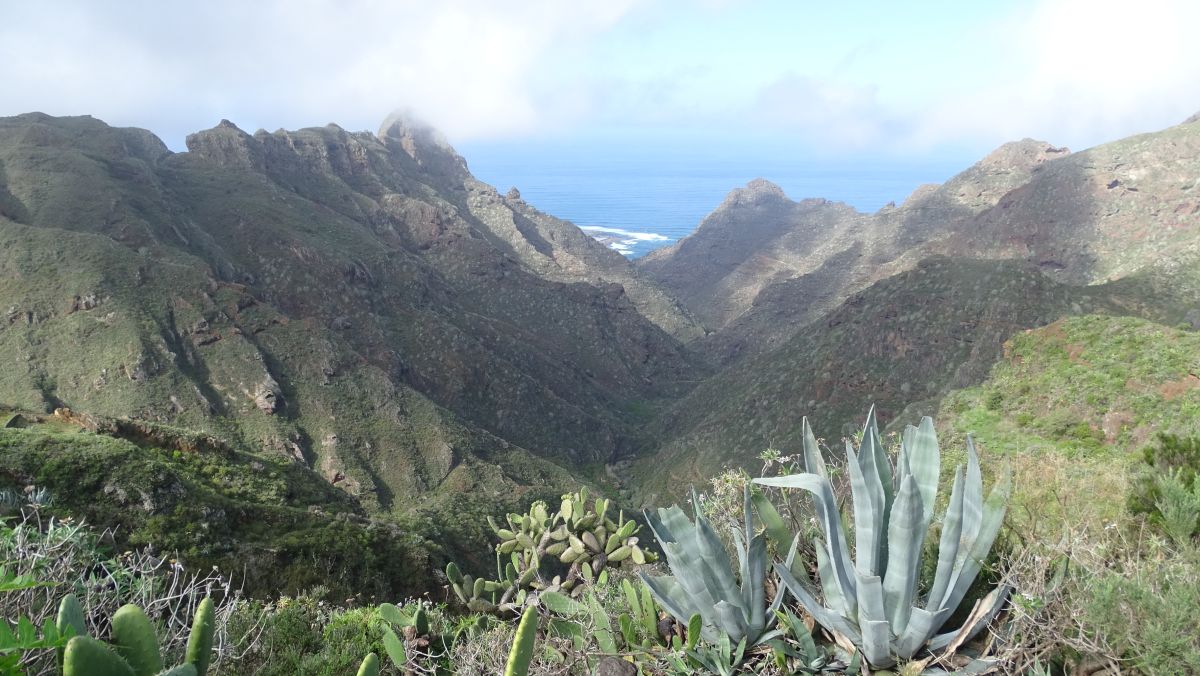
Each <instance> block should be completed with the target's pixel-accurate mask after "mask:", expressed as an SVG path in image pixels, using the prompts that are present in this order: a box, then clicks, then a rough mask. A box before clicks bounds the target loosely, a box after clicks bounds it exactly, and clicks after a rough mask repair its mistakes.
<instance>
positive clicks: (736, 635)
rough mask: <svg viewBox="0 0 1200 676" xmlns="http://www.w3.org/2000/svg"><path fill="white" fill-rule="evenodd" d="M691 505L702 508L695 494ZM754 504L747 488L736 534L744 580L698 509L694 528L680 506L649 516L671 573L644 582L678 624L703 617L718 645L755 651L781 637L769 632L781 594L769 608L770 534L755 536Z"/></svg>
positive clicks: (707, 632)
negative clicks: (740, 528)
mask: <svg viewBox="0 0 1200 676" xmlns="http://www.w3.org/2000/svg"><path fill="white" fill-rule="evenodd" d="M692 504H693V506H695V505H697V504H698V500H697V498H696V497H695V493H694V492H693V498H692ZM750 505H751V500H750V487H749V486H746V487H745V489H744V507H743V511H744V515H745V522H744V531H738V530H735V531H734V541H735V544H736V546H737V555H738V564H739V571H740V575H739V574H738V573H735V572H734V569H733V566H732V564H731V563H730V560H729V554H728V553H727V552H726V551H725V546H724V545H723V544H722V543H721V540H720V538H718V537H717V534H716V533H715V532H714V531H713V528H712V526H711V525H710V524H709V522H708V520H707V519H705V518H704V516H703V515H702V514H700V511H699V509H698V508H696V512H695V517H696V522H695V523H692V521H691V520H689V519H688V518H687V515H686V514H684V513H683V510H682V509H680V508H679V507H677V506H672V507H671V508H669V509H659V510H658V514H657V515H653V514H651V513H649V512H647V513H646V519H647V520H648V521H649V523H650V529H651V530H652V531H654V535H655V537H657V538H658V543H659V545H660V546H661V547H662V549H663V552H664V553H665V554H666V557H667V564H668V565H669V566H670V568H671V573H672V574H671V575H663V576H654V575H646V574H644V573H642V574H641V577H642V580H643V581H644V582H645V583H646V586H648V587H649V588H650V592H651V594H653V596H654V598H655V600H656V601H658V603H659V605H661V606H662V607H663V608H664V609H665V610H666V611H667V612H668V613H670V614H671V615H672V616H674V617H675V619H676V620H678V621H679V622H681V623H685V624H686V623H688V622H689V621H690V620H691V618H692V617H693V616H694V615H699V616H700V617H701V618H702V621H703V624H702V625H701V635H702V636H703V638H704V640H705V641H708V642H709V643H711V644H714V645H717V644H719V643H720V642H721V641H722V640H723V638H724V637H727V640H730V641H732V642H733V643H734V644H739V643H741V642H742V641H743V640H744V641H745V645H744V646H743V647H744V648H753V647H754V646H756V645H758V644H760V643H763V642H765V641H768V640H770V639H772V638H775V637H776V636H778V635H779V632H778V631H772V630H770V627H771V625H772V624H773V623H774V622H775V610H777V609H778V608H779V605H780V603H782V601H783V589H782V588H781V589H780V590H779V593H778V594H777V595H776V596H775V599H774V600H773V601H772V602H771V604H770V607H769V608H768V605H767V601H766V588H765V583H766V575H767V562H768V559H767V542H766V535H765V534H763V533H759V534H758V535H755V534H754V513H753V510H752V509H751V506H750ZM739 577H740V581H739ZM738 654H740V653H738Z"/></svg>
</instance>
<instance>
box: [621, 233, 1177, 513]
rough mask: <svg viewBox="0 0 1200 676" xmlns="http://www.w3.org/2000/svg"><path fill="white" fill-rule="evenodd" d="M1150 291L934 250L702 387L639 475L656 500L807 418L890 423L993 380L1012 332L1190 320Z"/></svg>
mask: <svg viewBox="0 0 1200 676" xmlns="http://www.w3.org/2000/svg"><path fill="white" fill-rule="evenodd" d="M1148 288H1149V287H1148V286H1147V282H1145V281H1144V280H1134V279H1131V280H1123V281H1122V282H1117V283H1113V284H1109V285H1103V286H1096V287H1079V286H1070V285H1065V284H1059V283H1057V282H1055V281H1053V280H1051V279H1050V278H1048V277H1046V276H1045V275H1043V274H1042V273H1041V272H1040V271H1039V270H1038V269H1037V268H1036V267H1033V266H1029V265H1027V264H1025V263H1022V262H1017V261H979V260H955V259H947V258H939V257H933V258H929V259H926V260H925V261H923V262H922V263H921V264H920V265H919V266H918V267H917V268H916V269H914V270H911V271H908V272H904V273H901V274H899V275H896V276H894V277H890V278H887V279H885V280H883V281H880V282H878V283H876V284H874V285H872V286H871V287H868V288H867V289H864V290H863V291H861V292H859V293H857V294H855V295H854V296H852V297H851V298H850V299H849V300H847V301H846V302H845V303H844V304H842V306H841V307H839V308H838V309H837V310H836V311H834V312H833V313H831V314H829V315H827V316H826V317H824V318H823V319H822V320H821V321H820V322H818V323H815V324H812V325H809V326H808V327H807V328H806V330H805V331H803V332H801V333H799V334H797V335H796V336H795V337H794V338H792V339H791V340H789V341H788V342H787V343H785V344H784V345H783V346H782V347H780V348H778V349H776V350H774V351H772V352H769V353H766V354H763V355H760V356H757V357H752V358H749V359H746V360H744V361H742V362H740V363H738V364H736V365H734V366H731V367H727V368H725V369H724V370H722V371H721V372H720V373H719V374H717V375H716V376H713V377H712V378H710V379H708V380H707V381H705V382H704V383H702V384H701V385H700V386H698V387H697V388H696V389H695V390H693V391H692V392H691V393H689V394H688V395H687V396H686V397H684V398H683V399H682V400H680V402H679V403H678V404H676V405H674V406H672V407H671V408H670V409H668V410H667V411H666V412H665V413H664V414H663V415H662V416H661V417H660V418H659V419H658V420H656V421H655V423H654V426H655V430H656V431H657V433H658V434H659V435H660V438H661V439H663V440H664V441H663V444H662V446H660V447H659V449H658V450H657V452H656V453H654V454H651V455H649V456H648V457H647V458H646V459H644V460H643V461H641V462H640V463H639V464H638V465H635V467H634V469H633V473H634V476H635V480H636V481H637V482H639V484H640V489H641V490H640V492H641V495H642V497H643V499H647V500H651V499H653V498H654V497H655V496H656V495H657V496H660V497H661V496H663V495H664V494H677V493H679V492H681V490H684V489H686V486H687V485H688V482H702V481H704V480H706V479H707V477H709V476H712V475H713V474H715V473H716V472H717V471H718V470H719V469H720V468H721V467H723V466H725V465H735V466H741V467H745V468H747V469H751V470H753V469H756V467H757V458H758V456H759V454H761V453H762V452H763V451H764V450H766V449H767V448H771V447H774V448H778V449H780V450H782V451H784V452H785V453H786V452H788V451H789V450H790V449H794V448H797V447H798V443H799V434H800V418H801V416H804V415H807V416H809V419H810V420H811V421H812V422H813V425H814V428H815V429H816V431H817V433H818V434H819V435H822V436H825V437H827V438H828V439H830V440H834V441H836V439H838V438H839V437H841V436H842V435H845V434H852V433H853V432H854V431H855V430H854V425H856V424H857V421H858V420H859V419H860V418H861V417H862V415H863V413H864V412H865V411H866V410H867V408H868V407H869V406H871V405H872V404H874V405H875V406H876V407H877V410H878V411H879V414H880V417H881V419H882V420H884V421H885V422H886V421H890V420H892V419H893V418H896V417H898V416H903V417H904V418H905V419H910V418H912V417H913V416H916V415H927V414H932V413H933V412H934V411H935V410H936V408H937V405H938V401H939V400H940V398H941V397H942V396H943V395H944V394H945V393H946V392H948V391H950V390H952V389H956V388H962V387H965V386H969V385H972V384H975V383H978V382H980V381H982V380H983V379H984V378H985V377H986V376H987V374H988V372H989V370H990V369H991V367H992V365H993V364H994V363H995V362H996V361H997V360H998V359H999V358H1000V357H1001V355H1002V345H1003V343H1004V341H1005V340H1007V339H1008V338H1009V337H1011V336H1013V335H1014V334H1016V333H1017V332H1019V331H1021V330H1023V329H1028V328H1035V327H1039V326H1044V325H1046V324H1049V323H1051V322H1053V321H1056V320H1058V319H1060V318H1061V317H1064V316H1070V315H1078V314H1090V313H1105V314H1114V315H1139V316H1149V317H1153V318H1158V319H1164V320H1168V321H1178V319H1179V318H1180V317H1182V315H1183V312H1184V311H1185V308H1186V307H1187V306H1188V303H1187V302H1185V301H1184V300H1180V299H1177V298H1175V297H1173V296H1165V295H1164V296H1162V297H1155V296H1150V295H1148V294H1147V289H1148ZM1185 300H1194V298H1192V297H1187V298H1186V299H1185ZM842 425H849V426H848V427H845V428H843V427H842ZM664 468H668V469H666V470H665V471H664Z"/></svg>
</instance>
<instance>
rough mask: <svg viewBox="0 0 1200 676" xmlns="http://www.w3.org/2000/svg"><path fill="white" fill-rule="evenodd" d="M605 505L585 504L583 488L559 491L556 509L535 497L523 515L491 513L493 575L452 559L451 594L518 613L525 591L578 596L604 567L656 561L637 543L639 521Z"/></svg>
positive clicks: (480, 607) (473, 604)
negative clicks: (467, 570)
mask: <svg viewBox="0 0 1200 676" xmlns="http://www.w3.org/2000/svg"><path fill="white" fill-rule="evenodd" d="M609 504H610V503H609V501H608V500H607V499H604V498H595V500H594V501H591V502H590V503H589V500H588V492H587V489H586V488H584V489H581V490H580V491H579V492H578V493H574V494H568V495H564V496H562V502H561V504H560V505H559V509H558V511H556V512H554V513H550V511H549V510H548V508H547V506H546V503H545V502H542V501H540V500H539V501H538V502H535V503H533V505H531V506H530V508H529V512H528V513H526V514H515V513H514V514H509V515H508V516H507V517H506V518H505V521H506V523H505V524H504V525H499V524H497V523H496V521H495V520H493V519H492V518H491V517H489V518H488V524H489V525H491V527H492V530H493V531H495V533H496V536H497V537H499V538H500V544H499V545H497V546H496V576H497V579H495V580H485V579H483V578H472V577H471V576H470V575H465V574H463V573H462V572H461V571H459V569H458V566H456V565H454V564H453V563H451V564H450V565H448V566H446V577H447V578H448V579H449V580H450V585H451V587H452V588H453V589H454V593H455V595H456V596H457V597H458V598H459V600H461V601H462V602H463V603H464V604H466V605H467V607H468V608H470V609H471V610H474V611H477V612H493V611H499V612H517V611H518V610H519V609H520V608H521V607H522V606H523V605H524V604H525V601H526V597H527V595H528V594H529V593H537V592H542V591H547V590H549V591H561V592H566V593H570V594H573V595H575V596H578V594H579V592H580V590H581V587H580V586H579V583H580V582H581V581H586V580H587V578H588V577H590V576H591V575H592V574H593V573H597V572H599V571H600V570H601V569H603V568H604V567H606V566H615V565H620V564H621V563H622V562H625V561H630V562H633V563H635V564H642V563H646V562H647V561H652V560H654V555H653V554H652V553H649V552H646V551H644V550H643V549H642V548H641V547H640V546H639V544H638V538H637V535H636V534H637V532H638V530H639V529H640V526H638V525H637V523H636V522H634V521H633V520H629V519H626V518H625V513H624V512H621V513H619V514H618V515H617V519H616V520H613V519H612V518H610V517H609V516H608V514H609V511H608V510H609ZM555 561H557V564H561V565H557V564H556V563H555Z"/></svg>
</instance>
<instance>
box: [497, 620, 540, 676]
mask: <svg viewBox="0 0 1200 676" xmlns="http://www.w3.org/2000/svg"><path fill="white" fill-rule="evenodd" d="M537 626H538V613H537V606H528V607H526V608H525V612H524V613H523V614H522V615H521V623H520V624H518V625H517V633H516V635H515V636H514V637H513V644H512V649H510V650H509V652H508V662H506V663H505V665H504V676H526V674H528V673H529V663H530V662H531V661H533V644H534V641H535V640H536V639H537Z"/></svg>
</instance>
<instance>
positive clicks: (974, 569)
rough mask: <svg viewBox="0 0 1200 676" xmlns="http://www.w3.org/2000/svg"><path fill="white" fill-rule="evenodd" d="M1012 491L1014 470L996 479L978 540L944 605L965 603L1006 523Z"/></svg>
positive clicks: (951, 606)
mask: <svg viewBox="0 0 1200 676" xmlns="http://www.w3.org/2000/svg"><path fill="white" fill-rule="evenodd" d="M1011 494H1012V472H1005V473H1004V475H1003V476H1002V477H1001V478H1000V480H999V481H997V482H996V485H995V486H993V487H992V492H991V493H990V494H988V501H987V504H986V505H985V506H984V508H983V516H982V521H981V523H980V525H979V531H978V533H977V536H976V538H975V541H974V542H972V543H971V550H970V552H969V553H968V555H967V558H966V561H964V562H963V564H962V568H961V569H960V571H959V573H958V575H957V577H956V578H954V579H953V580H952V581H951V583H950V589H949V590H947V592H946V599H945V600H944V601H943V602H942V604H943V607H950V608H956V607H958V604H959V603H960V602H962V598H963V596H964V595H965V594H966V593H967V589H969V588H970V586H971V583H972V582H974V581H975V576H976V575H977V574H979V569H980V568H982V567H983V560H984V559H986V558H987V555H988V552H989V551H991V549H992V543H993V542H995V541H996V536H997V535H999V534H1000V527H1001V526H1002V525H1004V514H1005V512H1006V511H1007V510H1008V499H1009V496H1010V495H1011Z"/></svg>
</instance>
